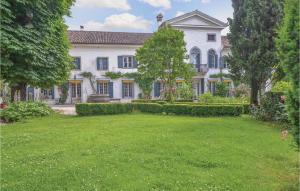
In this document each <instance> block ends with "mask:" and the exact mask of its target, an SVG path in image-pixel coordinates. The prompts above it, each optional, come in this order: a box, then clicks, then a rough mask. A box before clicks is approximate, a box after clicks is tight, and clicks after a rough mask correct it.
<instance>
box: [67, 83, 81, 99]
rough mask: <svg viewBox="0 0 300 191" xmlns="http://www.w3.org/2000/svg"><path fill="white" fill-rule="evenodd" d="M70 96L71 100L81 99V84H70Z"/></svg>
mask: <svg viewBox="0 0 300 191" xmlns="http://www.w3.org/2000/svg"><path fill="white" fill-rule="evenodd" d="M70 85H71V96H72V98H80V97H81V83H80V82H71V83H70Z"/></svg>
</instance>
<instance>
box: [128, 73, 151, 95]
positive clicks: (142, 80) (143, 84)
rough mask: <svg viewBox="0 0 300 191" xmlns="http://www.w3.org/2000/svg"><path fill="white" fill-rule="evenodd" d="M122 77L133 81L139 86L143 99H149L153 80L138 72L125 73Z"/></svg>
mask: <svg viewBox="0 0 300 191" xmlns="http://www.w3.org/2000/svg"><path fill="white" fill-rule="evenodd" d="M123 76H124V77H127V78H133V79H134V81H135V82H136V83H137V84H138V85H139V88H140V89H141V90H142V92H143V98H144V99H150V98H151V91H152V84H153V81H154V80H155V78H153V77H150V76H147V75H143V74H141V73H139V72H133V73H125V74H123Z"/></svg>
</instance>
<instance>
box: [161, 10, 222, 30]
mask: <svg viewBox="0 0 300 191" xmlns="http://www.w3.org/2000/svg"><path fill="white" fill-rule="evenodd" d="M165 23H167V24H170V25H173V26H189V27H208V28H209V27H213V28H225V27H226V26H227V24H226V23H224V22H222V21H219V20H218V19H215V18H213V17H211V16H209V15H206V14H204V13H202V12H200V11H198V10H195V11H193V12H190V13H186V14H184V15H181V16H178V17H175V18H173V19H170V20H168V21H166V22H165Z"/></svg>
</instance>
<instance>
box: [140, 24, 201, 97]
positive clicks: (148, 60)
mask: <svg viewBox="0 0 300 191" xmlns="http://www.w3.org/2000/svg"><path fill="white" fill-rule="evenodd" d="M185 45H186V44H185V41H184V33H183V32H182V31H179V30H176V29H174V28H172V27H170V26H165V27H162V28H160V29H159V30H158V31H157V32H155V33H154V34H153V36H152V37H151V38H150V39H148V40H147V41H146V42H145V43H144V45H143V47H141V48H139V49H137V53H136V58H137V60H138V61H139V65H138V72H139V73H140V74H141V75H143V76H144V77H145V78H154V79H160V80H161V82H162V83H163V84H164V93H163V95H164V97H165V99H166V100H168V101H174V100H175V98H176V91H175V87H176V78H183V79H185V80H186V81H187V82H188V81H190V80H191V78H192V76H193V75H194V74H195V70H194V68H193V66H192V65H191V64H187V63H185V61H184V59H185V58H186V48H185Z"/></svg>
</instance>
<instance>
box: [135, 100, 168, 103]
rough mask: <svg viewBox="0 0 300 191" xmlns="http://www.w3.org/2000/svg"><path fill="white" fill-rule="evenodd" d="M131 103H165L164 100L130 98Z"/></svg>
mask: <svg viewBox="0 0 300 191" xmlns="http://www.w3.org/2000/svg"><path fill="white" fill-rule="evenodd" d="M131 102H132V103H158V104H166V103H167V102H166V101H163V100H147V99H136V100H132V101H131Z"/></svg>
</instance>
